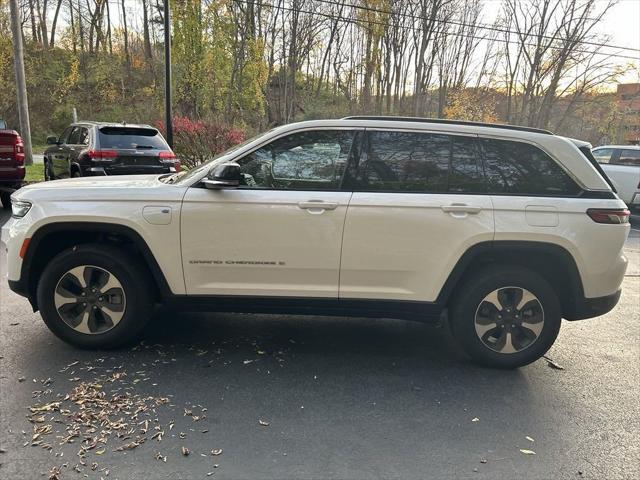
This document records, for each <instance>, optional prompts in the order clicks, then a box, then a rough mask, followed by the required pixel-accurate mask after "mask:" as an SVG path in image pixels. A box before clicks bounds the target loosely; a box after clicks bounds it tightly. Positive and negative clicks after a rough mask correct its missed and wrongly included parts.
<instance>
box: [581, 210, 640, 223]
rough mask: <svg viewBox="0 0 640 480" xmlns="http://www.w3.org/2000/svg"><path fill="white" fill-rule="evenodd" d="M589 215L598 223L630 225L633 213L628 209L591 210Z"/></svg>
mask: <svg viewBox="0 0 640 480" xmlns="http://www.w3.org/2000/svg"><path fill="white" fill-rule="evenodd" d="M587 215H589V217H591V220H593V221H594V222H596V223H608V224H612V225H620V224H623V223H629V216H630V215H631V212H629V210H627V209H626V208H590V209H589V210H587Z"/></svg>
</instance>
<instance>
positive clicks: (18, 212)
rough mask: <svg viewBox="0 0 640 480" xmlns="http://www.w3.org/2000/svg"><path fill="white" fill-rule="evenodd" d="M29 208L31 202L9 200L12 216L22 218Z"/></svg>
mask: <svg viewBox="0 0 640 480" xmlns="http://www.w3.org/2000/svg"><path fill="white" fill-rule="evenodd" d="M30 208H31V204H30V203H29V202H23V201H22V200H11V216H12V217H15V218H22V217H24V216H25V215H26V214H27V212H28V211H29V209H30Z"/></svg>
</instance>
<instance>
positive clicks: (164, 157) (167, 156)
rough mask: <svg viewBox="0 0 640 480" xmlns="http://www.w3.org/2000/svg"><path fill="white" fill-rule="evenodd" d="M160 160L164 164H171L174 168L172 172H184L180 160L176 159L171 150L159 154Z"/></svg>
mask: <svg viewBox="0 0 640 480" xmlns="http://www.w3.org/2000/svg"><path fill="white" fill-rule="evenodd" d="M158 158H159V159H160V161H161V162H162V163H170V164H171V165H172V166H173V170H172V172H179V171H181V170H182V166H181V165H180V160H178V159H176V154H175V153H173V152H172V151H171V150H164V151H162V152H158Z"/></svg>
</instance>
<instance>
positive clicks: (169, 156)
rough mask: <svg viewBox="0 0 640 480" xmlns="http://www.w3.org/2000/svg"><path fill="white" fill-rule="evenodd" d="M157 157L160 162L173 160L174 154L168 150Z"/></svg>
mask: <svg viewBox="0 0 640 480" xmlns="http://www.w3.org/2000/svg"><path fill="white" fill-rule="evenodd" d="M158 157H160V160H173V159H174V158H176V154H175V153H173V152H172V151H170V150H169V151H162V152H160V153H158Z"/></svg>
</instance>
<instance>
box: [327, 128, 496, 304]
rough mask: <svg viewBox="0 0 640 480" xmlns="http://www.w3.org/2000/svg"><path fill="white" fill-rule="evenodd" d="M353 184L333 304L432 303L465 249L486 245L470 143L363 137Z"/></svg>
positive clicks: (448, 138)
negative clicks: (352, 301) (362, 301)
mask: <svg viewBox="0 0 640 480" xmlns="http://www.w3.org/2000/svg"><path fill="white" fill-rule="evenodd" d="M354 177H355V180H354V185H353V190H354V193H353V196H352V198H351V202H350V204H349V209H348V212H347V218H346V222H345V231H344V241H343V249H342V269H341V273H340V298H341V299H348V298H360V299H362V298H366V299H386V300H406V301H420V302H433V301H435V300H436V299H437V297H438V294H439V293H440V290H441V288H442V286H443V284H444V283H445V281H446V279H447V277H448V275H449V273H450V272H451V270H452V269H453V267H454V266H455V264H456V262H457V261H458V259H459V258H460V257H461V255H462V254H463V253H464V252H465V250H467V249H468V248H469V247H470V246H472V245H473V244H474V243H478V242H482V241H490V240H493V235H494V221H493V207H492V203H491V198H490V196H488V195H486V193H485V186H484V182H483V175H482V171H481V169H480V164H479V161H478V155H477V144H476V138H475V137H474V136H452V135H445V134H440V133H428V132H413V131H397V130H395V131H369V130H368V131H367V135H366V141H365V146H364V148H363V155H362V156H361V157H360V164H359V165H358V168H357V172H356V173H355V174H354Z"/></svg>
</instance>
